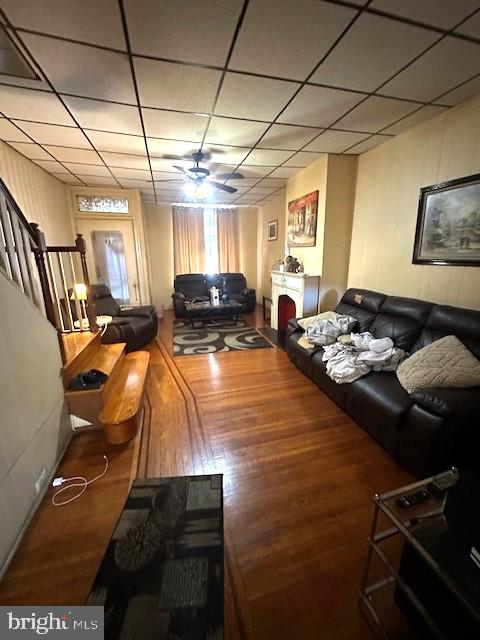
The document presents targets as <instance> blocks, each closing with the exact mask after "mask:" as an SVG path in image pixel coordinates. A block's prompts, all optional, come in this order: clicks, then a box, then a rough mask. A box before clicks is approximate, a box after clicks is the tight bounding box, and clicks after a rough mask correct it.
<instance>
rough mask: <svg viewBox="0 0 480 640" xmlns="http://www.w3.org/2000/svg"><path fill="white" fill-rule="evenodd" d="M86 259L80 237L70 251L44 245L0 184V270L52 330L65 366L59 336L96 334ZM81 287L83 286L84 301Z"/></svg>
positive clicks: (61, 341)
mask: <svg viewBox="0 0 480 640" xmlns="http://www.w3.org/2000/svg"><path fill="white" fill-rule="evenodd" d="M85 254H86V247H85V240H84V239H83V238H82V236H81V235H80V234H78V235H77V238H76V240H75V244H74V245H72V246H47V244H46V241H45V236H44V234H43V232H42V231H41V230H40V228H39V226H38V224H36V223H30V222H28V220H27V219H26V217H25V215H24V214H23V212H22V210H21V209H20V207H19V206H18V204H17V203H16V201H15V199H14V198H13V196H12V194H11V193H10V191H9V190H8V187H7V186H6V184H5V183H4V181H3V180H2V179H0V270H1V271H2V272H3V273H4V274H5V275H6V276H7V277H8V278H9V279H10V280H11V281H12V282H13V283H14V284H15V285H17V287H18V288H19V289H20V290H21V291H22V292H23V293H24V294H25V295H26V296H27V297H28V298H29V299H30V300H31V301H32V302H33V304H35V306H37V307H38V308H39V309H40V311H41V312H42V313H43V315H44V316H45V317H46V318H47V320H49V322H50V323H51V324H52V325H53V326H54V327H55V329H56V330H57V333H58V335H59V345H60V351H61V354H62V359H63V362H64V363H65V362H66V357H65V349H64V343H63V340H62V338H61V336H62V334H66V333H73V332H77V331H78V332H81V331H86V330H88V331H92V332H95V331H97V330H98V327H97V324H96V312H95V304H94V301H93V297H92V293H91V289H90V280H89V276H88V269H87V262H86V257H85ZM79 284H80V285H85V289H86V298H87V299H86V300H85V301H84V300H81V299H80V298H79V294H78V287H76V286H75V285H79ZM71 303H73V305H74V308H75V313H73V310H72V307H71Z"/></svg>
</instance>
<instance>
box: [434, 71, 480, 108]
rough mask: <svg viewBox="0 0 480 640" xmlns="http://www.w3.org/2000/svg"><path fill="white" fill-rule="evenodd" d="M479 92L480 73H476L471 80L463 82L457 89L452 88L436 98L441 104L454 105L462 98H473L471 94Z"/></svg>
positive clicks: (461, 100)
mask: <svg viewBox="0 0 480 640" xmlns="http://www.w3.org/2000/svg"><path fill="white" fill-rule="evenodd" d="M479 94H480V75H478V76H477V77H476V78H474V79H473V80H470V81H469V82H465V84H462V85H461V86H460V87H458V88H457V89H453V91H449V92H448V93H445V94H444V95H443V96H440V98H439V99H438V100H437V102H440V103H441V104H447V105H452V106H453V105H456V104H460V102H463V101H464V100H468V98H473V96H478V95H479Z"/></svg>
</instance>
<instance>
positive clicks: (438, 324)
mask: <svg viewBox="0 0 480 640" xmlns="http://www.w3.org/2000/svg"><path fill="white" fill-rule="evenodd" d="M448 335H454V336H457V338H459V339H460V340H461V341H462V342H463V344H464V345H465V346H466V347H467V348H468V349H469V350H470V351H471V352H472V353H473V355H474V356H475V357H476V358H478V359H480V311H474V310H473V309H462V308H460V307H450V306H447V305H433V306H432V310H431V312H430V314H429V316H428V318H427V321H426V325H425V328H424V330H423V331H422V333H421V335H420V336H419V339H418V340H417V342H416V343H415V345H414V346H413V348H412V353H413V352H415V351H418V350H419V349H422V348H423V347H426V346H427V345H429V344H431V343H432V342H434V341H435V340H439V339H440V338H443V337H445V336H448Z"/></svg>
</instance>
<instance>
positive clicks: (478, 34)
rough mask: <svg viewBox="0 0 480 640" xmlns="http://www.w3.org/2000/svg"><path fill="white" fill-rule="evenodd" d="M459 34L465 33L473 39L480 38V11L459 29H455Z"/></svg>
mask: <svg viewBox="0 0 480 640" xmlns="http://www.w3.org/2000/svg"><path fill="white" fill-rule="evenodd" d="M455 31H458V33H464V34H465V35H466V36H471V37H472V38H480V11H477V13H476V14H475V15H473V16H472V17H471V18H469V19H468V20H466V21H465V22H464V23H463V24H461V25H460V26H459V27H458V29H455Z"/></svg>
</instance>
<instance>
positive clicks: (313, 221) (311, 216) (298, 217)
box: [287, 191, 318, 247]
mask: <svg viewBox="0 0 480 640" xmlns="http://www.w3.org/2000/svg"><path fill="white" fill-rule="evenodd" d="M317 212H318V191H312V193H307V195H306V196H302V197H301V198H297V199H296V200H292V201H291V202H289V203H288V239H287V245H288V246H289V247H314V246H315V244H316V242H317Z"/></svg>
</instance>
